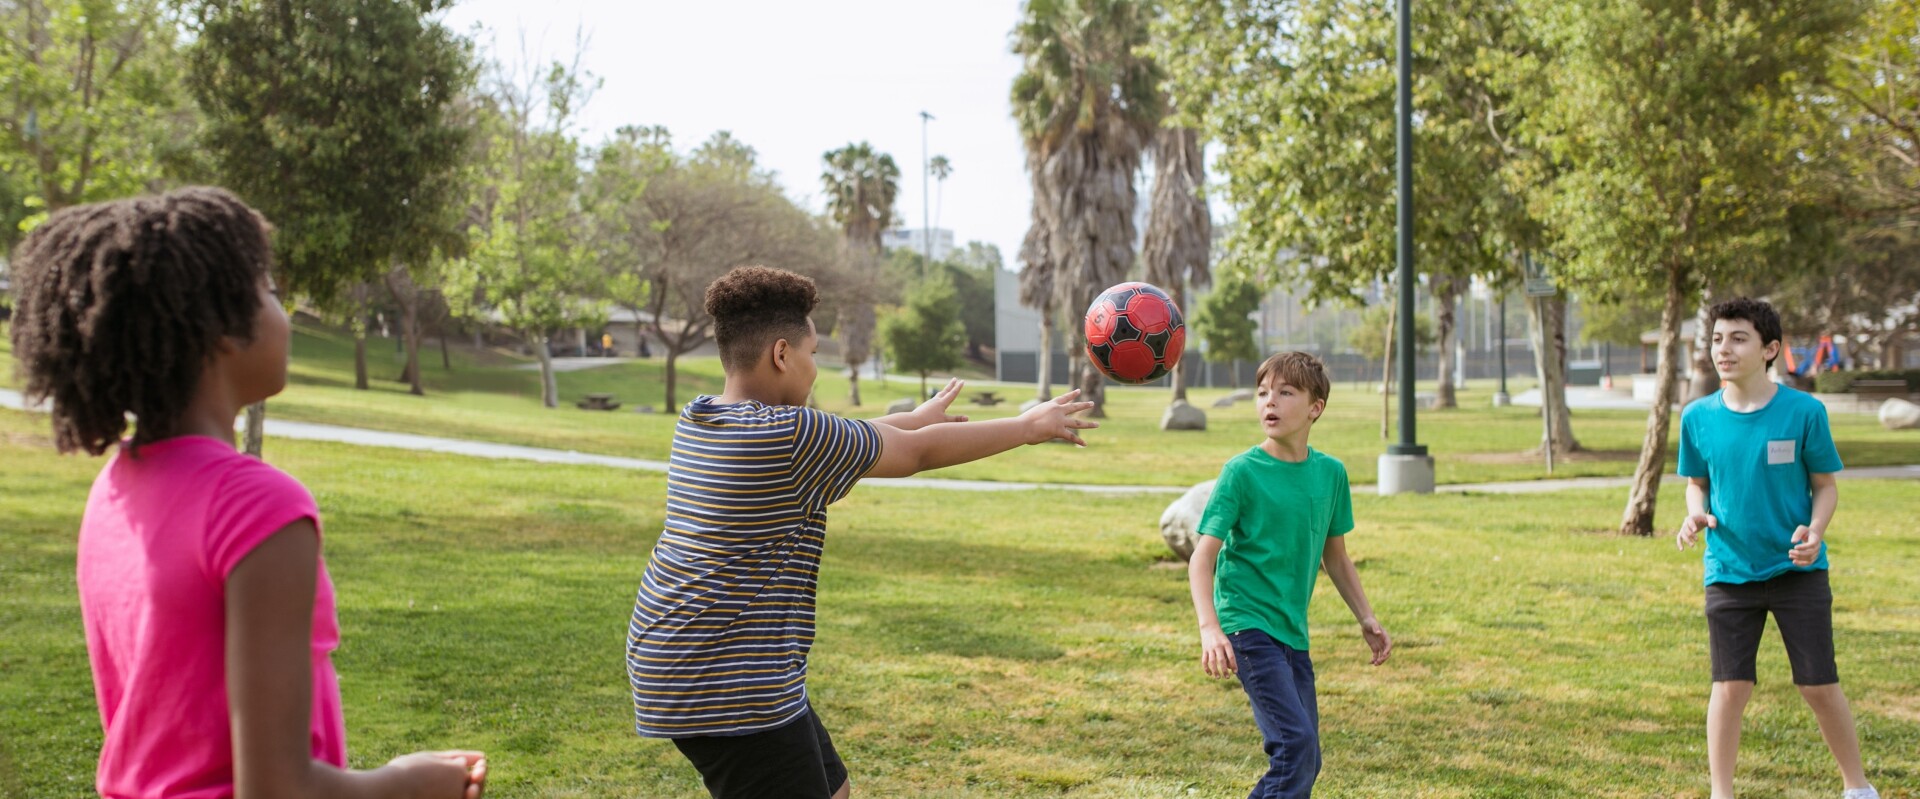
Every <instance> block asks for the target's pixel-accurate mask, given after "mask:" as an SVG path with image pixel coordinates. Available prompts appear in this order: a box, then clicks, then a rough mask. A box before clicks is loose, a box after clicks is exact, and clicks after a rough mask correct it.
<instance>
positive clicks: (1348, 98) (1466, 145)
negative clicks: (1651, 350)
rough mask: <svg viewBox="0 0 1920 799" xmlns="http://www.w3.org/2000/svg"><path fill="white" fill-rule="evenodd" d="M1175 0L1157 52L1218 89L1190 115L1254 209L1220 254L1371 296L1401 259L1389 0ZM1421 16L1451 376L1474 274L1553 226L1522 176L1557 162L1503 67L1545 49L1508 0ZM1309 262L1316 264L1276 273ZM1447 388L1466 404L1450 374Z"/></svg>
mask: <svg viewBox="0 0 1920 799" xmlns="http://www.w3.org/2000/svg"><path fill="white" fill-rule="evenodd" d="M1161 5H1162V7H1163V8H1164V9H1165V13H1164V15H1163V16H1162V17H1161V19H1160V20H1159V21H1158V23H1157V24H1156V27H1155V33H1156V38H1155V43H1154V46H1153V47H1152V52H1153V54H1154V56H1155V58H1156V59H1158V60H1159V62H1160V63H1161V64H1162V65H1163V66H1164V67H1165V69H1166V70H1167V74H1168V81H1167V82H1168V85H1169V87H1170V91H1172V92H1173V93H1174V94H1176V95H1177V96H1181V97H1204V98H1206V103H1205V105H1204V107H1203V108H1199V109H1196V110H1195V111H1194V112H1191V114H1190V115H1191V116H1193V117H1195V118H1196V119H1197V124H1198V125H1199V127H1200V128H1201V130H1202V132H1203V134H1204V135H1205V136H1207V137H1208V138H1209V139H1210V140H1212V141H1216V142H1219V143H1220V144H1222V145H1224V148H1223V154H1222V156H1221V159H1220V161H1219V163H1218V164H1217V167H1218V169H1219V171H1220V172H1221V173H1222V174H1224V175H1225V177H1226V186H1225V189H1226V196H1227V199H1228V200H1229V202H1230V203H1231V204H1232V205H1233V206H1234V208H1235V210H1236V216H1237V217H1238V218H1239V219H1240V220H1241V221H1242V224H1238V225H1236V226H1235V227H1234V228H1233V229H1232V230H1231V231H1230V235H1229V237H1228V241H1227V243H1226V245H1225V247H1224V252H1225V256H1224V263H1223V264H1221V265H1217V266H1216V267H1215V268H1216V269H1221V268H1225V269H1228V270H1237V271H1240V272H1242V273H1245V274H1248V275H1253V276H1256V277H1257V278H1258V279H1261V280H1268V279H1275V278H1277V277H1285V278H1287V279H1291V280H1294V281H1296V282H1299V283H1301V284H1304V286H1305V287H1306V289H1307V291H1306V294H1307V298H1308V302H1309V303H1313V304H1319V303H1326V302H1333V303H1337V304H1345V305H1352V304H1357V303H1358V302H1359V301H1360V300H1361V298H1362V295H1363V294H1364V293H1365V292H1366V291H1367V290H1368V289H1369V288H1370V287H1372V286H1374V285H1377V284H1378V283H1380V282H1382V281H1385V280H1387V279H1389V278H1390V277H1391V276H1390V275H1389V272H1391V271H1392V269H1393V265H1394V263H1395V261H1396V258H1395V255H1396V248H1397V230H1396V219H1395V215H1394V214H1395V206H1394V203H1393V202H1392V198H1393V196H1394V193H1395V179H1396V176H1395V172H1394V159H1393V158H1392V153H1393V152H1394V149H1395V147H1396V146H1397V143H1396V141H1395V124H1394V123H1395V114H1394V111H1395V108H1394V106H1395V99H1394V86H1395V79H1396V71H1395V55H1396V54H1395V52H1394V47H1395V43H1394V35H1393V32H1394V25H1393V17H1392V4H1390V3H1380V2H1372V0H1226V1H1225V2H1220V1H1219V0H1165V2H1163V3H1162V4H1161ZM1413 14H1414V18H1413V20H1412V23H1413V25H1414V27H1415V28H1416V29H1417V31H1418V33H1417V34H1416V42H1417V44H1418V47H1419V51H1418V52H1417V53H1416V54H1415V55H1416V57H1415V58H1414V60H1413V72H1414V74H1413V78H1414V85H1413V87H1412V91H1413V105H1414V109H1415V114H1416V115H1417V123H1416V124H1417V127H1416V135H1415V137H1414V163H1415V165H1416V166H1415V170H1414V185H1413V187H1412V190H1413V195H1414V204H1415V207H1416V208H1417V209H1418V211H1417V217H1416V224H1415V230H1414V231H1413V232H1414V248H1415V253H1416V258H1417V263H1418V265H1419V269H1420V270H1421V271H1422V272H1423V273H1425V274H1426V276H1427V281H1428V286H1429V287H1430V289H1431V290H1432V292H1433V296H1434V298H1435V299H1436V300H1437V306H1438V308H1437V310H1438V315H1439V320H1438V321H1439V322H1440V325H1439V327H1440V331H1439V335H1440V338H1441V340H1442V342H1443V345H1442V347H1441V350H1442V353H1441V372H1442V374H1443V376H1446V377H1451V374H1452V364H1451V363H1450V362H1448V360H1447V355H1448V352H1449V351H1450V350H1451V342H1452V340H1453V337H1454V335H1455V333H1454V329H1453V328H1454V325H1453V312H1452V309H1453V307H1454V306H1455V303H1456V301H1457V298H1458V296H1459V294H1460V292H1461V291H1462V290H1464V287H1465V286H1466V285H1467V281H1468V279H1469V278H1470V277H1472V276H1474V275H1484V276H1487V277H1489V278H1492V282H1494V283H1506V282H1509V281H1510V280H1511V279H1512V277H1513V276H1514V275H1515V274H1516V273H1517V272H1518V267H1517V265H1516V264H1515V261H1516V259H1515V256H1516V255H1517V254H1518V253H1519V252H1521V251H1524V250H1527V249H1531V248H1535V247H1536V245H1537V240H1538V237H1539V235H1540V231H1541V228H1542V225H1541V223H1539V222H1538V221H1537V220H1536V217H1535V216H1534V214H1533V213H1532V212H1531V210H1530V209H1529V207H1528V205H1527V203H1526V202H1525V199H1526V194H1525V190H1526V189H1527V187H1529V186H1530V185H1532V184H1533V183H1535V182H1537V181H1538V180H1540V179H1541V178H1542V176H1543V175H1544V174H1545V170H1544V169H1543V168H1542V167H1540V166H1539V165H1538V163H1537V162H1539V161H1540V160H1541V159H1540V158H1539V157H1538V156H1537V154H1535V153H1532V152H1530V151H1528V150H1527V149H1526V148H1525V147H1524V146H1521V145H1519V144H1518V143H1516V142H1515V141H1514V140H1513V135H1512V132H1511V128H1512V126H1513V125H1515V124H1516V123H1517V122H1518V121H1519V120H1521V119H1523V118H1524V114H1523V109H1522V108H1520V107H1518V106H1517V104H1516V103H1515V102H1514V98H1513V92H1512V91H1511V90H1510V89H1509V88H1508V87H1507V86H1506V81H1505V79H1504V78H1503V77H1502V75H1503V73H1504V69H1505V63H1506V62H1507V61H1509V60H1510V59H1512V58H1513V57H1515V55H1516V54H1523V53H1527V52H1531V51H1532V45H1531V42H1530V41H1529V40H1528V39H1527V38H1526V36H1525V31H1524V29H1522V28H1521V27H1520V26H1519V25H1518V24H1517V20H1516V15H1515V13H1514V10H1513V4H1512V2H1509V0H1464V1H1463V2H1456V3H1444V4H1443V3H1414V4H1413ZM1301 261H1304V262H1305V263H1307V264H1309V268H1306V269H1303V270H1300V271H1298V272H1290V273H1286V274H1284V275H1282V274H1280V273H1277V272H1276V267H1277V266H1279V265H1283V264H1287V263H1293V262H1301ZM1438 399H1439V400H1440V404H1442V405H1443V406H1445V405H1451V404H1452V403H1453V402H1454V398H1453V396H1452V387H1451V385H1450V381H1443V388H1442V389H1441V392H1440V395H1439V397H1438ZM1549 401H1550V402H1551V401H1553V399H1552V398H1551V397H1550V399H1549ZM1562 401H1563V400H1562ZM1558 415H1559V416H1560V417H1561V418H1564V417H1565V414H1564V413H1561V414H1558ZM1563 440H1565V439H1563Z"/></svg>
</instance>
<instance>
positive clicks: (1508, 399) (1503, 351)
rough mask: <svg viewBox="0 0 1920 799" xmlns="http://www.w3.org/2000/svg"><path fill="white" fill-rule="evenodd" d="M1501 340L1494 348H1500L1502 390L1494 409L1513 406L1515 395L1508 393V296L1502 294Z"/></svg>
mask: <svg viewBox="0 0 1920 799" xmlns="http://www.w3.org/2000/svg"><path fill="white" fill-rule="evenodd" d="M1496 327H1497V328H1498V329H1499V331H1500V332H1499V334H1498V335H1499V340H1498V342H1497V343H1496V344H1494V346H1496V347H1499V348H1500V390H1499V391H1497V392H1494V395H1493V407H1495V408H1505V407H1507V406H1508V405H1512V404H1513V395H1512V394H1508V393H1507V294H1506V292H1505V291H1502V292H1501V293H1500V322H1499V323H1498V324H1497V325H1496Z"/></svg>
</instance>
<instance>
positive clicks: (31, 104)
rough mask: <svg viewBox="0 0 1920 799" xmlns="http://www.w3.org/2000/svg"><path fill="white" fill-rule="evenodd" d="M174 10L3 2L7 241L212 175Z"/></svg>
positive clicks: (3, 220) (142, 4)
mask: <svg viewBox="0 0 1920 799" xmlns="http://www.w3.org/2000/svg"><path fill="white" fill-rule="evenodd" d="M175 9H176V5H175V4H173V3H170V2H164V1H163V0H131V1H128V2H109V0H17V2H9V3H4V4H0V85H4V86H5V87H6V90H5V91H4V92H0V201H4V205H3V206H0V226H4V227H0V250H6V251H10V250H12V249H13V245H14V244H16V243H18V241H19V239H20V237H21V235H22V234H23V232H24V230H25V229H26V228H30V227H32V226H33V225H34V224H36V223H37V222H38V220H40V219H44V218H45V216H46V214H47V213H49V212H51V211H57V210H59V209H61V208H64V207H66V206H69V205H76V204H79V203H86V202H94V201H97V200H106V199H111V198H114V197H123V196H126V195H129V194H137V193H140V192H143V191H148V190H152V189H156V188H160V187H161V186H163V185H164V184H167V183H171V182H174V181H176V180H179V179H182V178H187V179H191V178H195V177H198V176H199V175H200V174H201V173H202V171H203V170H204V167H205V164H204V163H202V162H201V159H200V157H199V150H198V148H197V147H195V133H196V130H197V127H198V124H199V118H198V113H197V111H196V110H195V108H194V106H193V102H192V98H191V97H190V96H189V95H188V94H187V93H186V92H185V91H183V90H182V85H183V81H182V78H183V73H184V72H185V70H184V69H183V66H184V64H183V63H182V61H181V58H180V53H179V44H180V38H181V37H180V28H181V19H180V18H179V16H178V15H177V13H176V10H175Z"/></svg>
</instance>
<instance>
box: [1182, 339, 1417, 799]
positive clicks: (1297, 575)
mask: <svg viewBox="0 0 1920 799" xmlns="http://www.w3.org/2000/svg"><path fill="white" fill-rule="evenodd" d="M1254 385H1255V386H1256V387H1257V392H1258V393H1257V397H1258V401H1257V402H1256V403H1255V406H1254V408H1255V410H1256V411H1258V412H1259V414H1260V426H1261V429H1262V430H1263V431H1264V432H1265V433H1266V435H1267V440H1265V441H1262V442H1260V444H1259V445H1257V446H1255V447H1253V448H1251V449H1249V450H1247V451H1246V452H1244V453H1241V454H1240V455H1238V456H1235V457H1234V458H1233V459H1232V460H1230V461H1227V465H1226V466H1225V467H1224V468H1222V469H1221V470H1220V479H1219V480H1218V481H1217V482H1215V484H1214V487H1213V495H1212V496H1211V498H1209V500H1208V501H1207V510H1206V513H1204V514H1203V515H1202V516H1201V518H1200V529H1199V532H1200V534H1201V535H1200V539H1199V541H1198V542H1197V543H1196V544H1195V545H1194V549H1193V557H1192V558H1191V559H1190V560H1189V561H1188V563H1187V577H1188V580H1189V582H1190V583H1191V587H1192V590H1193V607H1194V610H1195V611H1196V612H1197V613H1198V615H1199V617H1200V663H1201V666H1202V667H1203V668H1205V669H1206V672H1207V675H1208V676H1210V677H1225V676H1227V675H1228V674H1234V675H1237V676H1238V677H1239V678H1240V686H1241V687H1242V688H1243V689H1245V690H1246V692H1247V698H1248V700H1249V701H1250V703H1251V704H1252V706H1253V720H1254V724H1256V725H1257V726H1259V728H1260V736H1261V738H1262V739H1263V740H1264V748H1265V749H1266V752H1267V760H1268V769H1267V773H1266V776H1264V777H1261V778H1260V782H1259V783H1257V784H1255V785H1254V786H1253V791H1252V792H1251V793H1249V794H1248V795H1247V796H1248V799H1296V797H1308V796H1312V795H1313V782H1314V779H1315V778H1316V777H1318V776H1319V774H1320V711H1319V707H1318V703H1317V701H1316V700H1315V697H1314V691H1313V662H1312V661H1311V660H1310V659H1308V657H1307V603H1308V602H1309V601H1310V600H1311V599H1312V598H1313V585H1314V581H1315V579H1316V578H1317V577H1318V572H1319V569H1320V568H1322V567H1324V568H1325V569H1326V570H1327V576H1328V577H1330V578H1332V580H1333V585H1334V587H1335V588H1337V589H1339V590H1340V598H1341V599H1344V600H1346V602H1347V607H1348V608H1349V609H1351V610H1352V611H1353V616H1354V618H1355V619H1358V620H1359V621H1360V635H1361V636H1362V637H1363V638H1365V639H1366V642H1367V646H1368V647H1369V648H1371V649H1372V650H1373V665H1375V666H1378V665H1380V664H1381V663H1385V662H1386V660H1387V654H1388V653H1389V652H1390V651H1391V650H1392V648H1393V643H1392V641H1391V639H1389V638H1388V637H1387V631H1386V629H1384V628H1382V627H1381V626H1380V622H1379V620H1377V619H1375V618H1374V617H1373V607H1372V606H1371V605H1370V604H1369V603H1368V602H1367V592H1366V590H1365V589H1363V588H1361V586H1360V573H1359V571H1358V570H1356V569H1355V568H1354V566H1353V561H1352V559H1350V558H1348V557H1347V545H1346V539H1345V538H1344V536H1345V535H1346V533H1347V532H1348V531H1350V530H1352V529H1353V497H1352V493H1351V489H1349V488H1348V486H1347V467H1346V466H1345V465H1344V464H1342V463H1341V462H1340V461H1339V460H1338V459H1336V458H1333V457H1331V456H1329V455H1327V454H1325V453H1322V452H1320V451H1318V450H1315V449H1313V448H1312V447H1309V446H1307V435H1308V434H1309V433H1311V432H1312V430H1313V422H1314V420H1315V419H1318V418H1319V417H1320V414H1321V413H1322V412H1323V411H1325V410H1326V407H1327V390H1328V388H1329V381H1328V380H1327V371H1326V366H1325V364H1322V363H1321V362H1320V359H1319V358H1316V357H1314V356H1312V355H1309V354H1307V353H1304V352H1283V353H1280V354H1278V355H1275V356H1273V357H1271V358H1268V359H1267V360H1266V362H1265V363H1262V364H1260V370H1259V372H1257V373H1256V375H1255V378H1254Z"/></svg>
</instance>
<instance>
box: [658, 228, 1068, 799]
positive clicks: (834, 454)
mask: <svg viewBox="0 0 1920 799" xmlns="http://www.w3.org/2000/svg"><path fill="white" fill-rule="evenodd" d="M817 302H818V294H817V292H816V290H815V288H814V285H813V281H812V280H810V279H808V278H806V277H803V276H801V275H797V274H794V273H792V272H787V271H784V270H779V269H770V268H767V267H759V266H746V267H739V268H736V269H734V270H732V271H730V272H728V273H727V274H726V275H725V276H723V277H721V278H720V279H719V280H716V281H714V282H713V285H711V286H708V287H707V296H706V307H707V313H708V314H709V315H711V316H712V317H713V320H714V337H715V339H716V340H717V342H718V344H719V346H720V362H721V365H722V367H723V368H724V369H725V370H726V375H727V377H726V385H725V387H724V388H723V389H722V391H721V393H720V394H719V395H718V396H701V397H696V398H695V399H694V400H693V401H692V402H691V403H688V404H687V407H686V408H685V409H684V410H682V411H681V413H680V421H679V424H678V426H677V427H676V428H675V429H674V434H673V452H672V457H671V458H670V460H669V467H668V470H667V513H666V525H665V527H666V529H665V530H664V531H663V532H662V533H661V536H660V541H659V543H658V544H657V545H655V547H654V550H653V557H652V558H651V559H650V560H649V562H648V563H647V569H646V573H645V575H644V576H643V577H642V578H641V584H640V591H639V595H638V596H637V597H636V599H635V601H634V608H633V620H632V622H631V623H630V624H629V625H628V628H627V676H628V681H629V683H630V685H631V687H632V690H633V708H634V719H635V727H636V729H637V730H638V731H639V733H640V734H641V735H642V736H646V737H650V738H670V739H673V742H674V744H675V745H676V746H677V747H678V748H679V749H680V751H681V753H682V754H684V755H686V757H687V759H688V760H690V761H692V762H693V765H694V767H695V768H696V769H698V770H699V771H700V776H701V778H702V779H703V780H704V782H705V783H706V786H707V790H708V792H709V793H711V794H712V795H713V796H714V797H715V799H748V798H749V797H756V798H766V799H772V798H774V797H779V799H830V798H831V799H842V798H843V797H845V796H847V794H848V782H847V770H846V766H845V765H844V764H843V763H842V762H841V760H840V757H839V755H838V754H836V753H835V752H834V749H833V741H832V739H831V738H829V737H828V735H827V731H826V728H825V727H823V726H822V725H821V723H820V719H819V716H818V715H817V714H816V713H815V712H814V710H813V708H812V707H811V706H810V705H809V704H808V702H807V690H806V675H807V653H808V651H809V650H810V649H811V647H812V644H813V631H814V624H813V616H814V587H815V584H816V580H817V577H818V574H819V568H820V554H821V551H822V547H823V545H824V542H825V536H826V524H827V510H826V509H827V506H828V505H829V504H832V503H833V502H835V501H837V500H839V499H840V498H841V497H844V496H846V494H847V492H848V491H850V490H852V488H853V485H854V483H856V482H858V481H859V480H860V478H862V477H905V476H907V475H911V474H914V473H916V472H920V471H924V470H928V469H937V468H940V467H943V466H952V465H954V464H959V463H966V462H968V461H973V460H979V459H981V458H985V457H987V456H990V455H995V454H998V453H1001V452H1005V451H1007V450H1010V449H1014V448H1016V447H1018V446H1020V445H1022V444H1038V443H1042V442H1046V441H1052V440H1064V441H1069V442H1072V443H1074V444H1079V445H1084V444H1085V442H1083V441H1082V440H1081V439H1080V436H1079V434H1078V432H1077V431H1079V430H1085V429H1091V428H1094V427H1098V425H1097V424H1095V423H1093V422H1091V421H1087V420H1085V419H1080V418H1078V417H1076V416H1075V415H1074V414H1077V413H1080V412H1081V411H1084V410H1086V409H1088V408H1090V407H1092V403H1090V402H1076V401H1074V400H1075V396H1076V395H1077V393H1078V392H1073V393H1069V394H1067V395H1065V396H1062V397H1060V398H1059V399H1056V400H1054V401H1052V402H1045V403H1041V404H1039V405H1037V406H1035V407H1034V408H1033V409H1031V410H1029V411H1027V412H1026V413H1024V414H1021V415H1020V416H1018V417H1015V418H1011V419H996V420H992V421H984V422H971V423H967V424H964V425H962V424H952V423H953V422H964V421H966V419H965V417H960V416H950V415H948V414H947V408H948V406H949V405H950V404H951V403H952V402H953V398H954V397H955V396H956V395H957V394H958V393H959V390H960V385H961V384H960V383H959V382H958V381H953V382H950V383H949V384H948V385H947V387H946V388H945V389H943V390H942V391H941V392H940V393H939V394H938V395H937V396H935V397H934V398H933V399H931V400H928V401H927V402H926V403H925V404H923V405H921V406H920V407H919V408H917V409H915V410H913V411H911V412H908V413H902V414H894V415H891V416H884V417H881V418H879V419H875V420H872V421H861V420H854V419H844V418H841V417H839V416H835V415H833V414H830V413H824V412H821V411H816V410H812V409H809V408H806V407H804V405H805V403H806V400H807V396H808V395H809V394H811V393H812V391H813V381H814V375H815V366H814V362H813V357H814V352H815V349H816V345H817V341H818V339H817V337H816V335H815V331H814V327H813V320H812V319H811V318H810V314H811V313H812V312H813V308H814V306H815V304H816V303H817Z"/></svg>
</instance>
